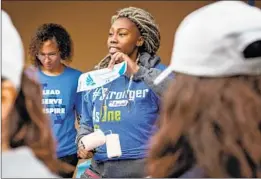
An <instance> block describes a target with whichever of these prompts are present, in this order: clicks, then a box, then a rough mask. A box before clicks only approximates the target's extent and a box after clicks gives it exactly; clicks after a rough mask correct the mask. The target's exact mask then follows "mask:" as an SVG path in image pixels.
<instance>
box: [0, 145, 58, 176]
mask: <svg viewBox="0 0 261 179" xmlns="http://www.w3.org/2000/svg"><path fill="white" fill-rule="evenodd" d="M0 165H1V164H0ZM2 177H3V178H59V177H58V176H56V175H54V174H53V173H52V172H51V171H50V170H49V169H48V168H47V167H46V166H45V165H44V163H43V162H41V161H40V160H39V159H37V158H36V156H35V155H34V153H33V151H32V150H31V149H30V148H28V147H19V148H17V149H12V150H9V151H6V152H3V153H2Z"/></svg>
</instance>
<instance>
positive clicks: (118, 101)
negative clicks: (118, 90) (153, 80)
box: [109, 100, 128, 107]
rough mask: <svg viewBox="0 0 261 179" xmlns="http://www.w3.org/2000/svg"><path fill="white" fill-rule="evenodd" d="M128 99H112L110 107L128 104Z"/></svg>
mask: <svg viewBox="0 0 261 179" xmlns="http://www.w3.org/2000/svg"><path fill="white" fill-rule="evenodd" d="M127 104H128V100H112V101H110V102H109V107H120V106H127Z"/></svg>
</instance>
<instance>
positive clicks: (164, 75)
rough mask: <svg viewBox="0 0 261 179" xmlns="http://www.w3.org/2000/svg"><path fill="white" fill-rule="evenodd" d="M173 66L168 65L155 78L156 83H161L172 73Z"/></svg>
mask: <svg viewBox="0 0 261 179" xmlns="http://www.w3.org/2000/svg"><path fill="white" fill-rule="evenodd" d="M172 71H173V70H172V68H171V66H169V67H167V68H166V69H165V70H164V71H162V72H161V74H160V75H159V76H158V77H157V78H156V79H155V80H154V82H153V83H154V85H158V84H160V83H161V82H162V81H163V80H164V79H165V78H167V77H168V76H169V75H170V74H171V73H172Z"/></svg>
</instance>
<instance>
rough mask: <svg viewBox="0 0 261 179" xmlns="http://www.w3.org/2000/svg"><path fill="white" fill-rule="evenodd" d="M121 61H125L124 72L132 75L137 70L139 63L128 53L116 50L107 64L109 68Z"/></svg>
mask: <svg viewBox="0 0 261 179" xmlns="http://www.w3.org/2000/svg"><path fill="white" fill-rule="evenodd" d="M123 61H126V62H127V71H126V73H127V74H128V75H133V74H135V73H137V72H138V70H139V68H140V67H139V65H138V64H137V63H136V62H134V61H133V60H132V59H131V58H130V57H129V56H128V55H126V54H124V53H122V52H116V53H114V54H113V55H112V56H111V61H110V63H109V65H108V68H109V69H113V67H114V65H115V64H117V63H121V62H123Z"/></svg>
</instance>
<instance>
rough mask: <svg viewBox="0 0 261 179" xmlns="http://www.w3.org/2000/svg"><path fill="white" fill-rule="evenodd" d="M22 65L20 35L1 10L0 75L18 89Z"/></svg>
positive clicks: (22, 50)
mask: <svg viewBox="0 0 261 179" xmlns="http://www.w3.org/2000/svg"><path fill="white" fill-rule="evenodd" d="M23 67H24V49H23V44H22V40H21V37H20V35H19V34H18V32H17V30H16V28H15V27H14V25H13V23H12V20H11V19H10V17H9V15H8V14H7V13H6V12H5V11H3V10H2V76H3V77H5V78H6V79H8V80H10V81H11V82H12V83H13V84H14V86H15V87H16V88H17V89H19V88H20V83H21V75H22V71H23Z"/></svg>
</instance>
